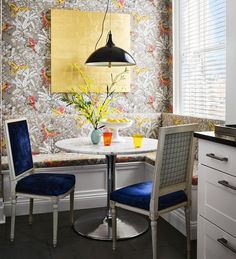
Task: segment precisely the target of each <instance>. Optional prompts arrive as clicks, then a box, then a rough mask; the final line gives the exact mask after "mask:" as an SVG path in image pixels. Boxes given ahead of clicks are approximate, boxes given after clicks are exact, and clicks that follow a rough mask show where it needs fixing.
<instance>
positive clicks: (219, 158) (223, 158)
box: [206, 153, 228, 162]
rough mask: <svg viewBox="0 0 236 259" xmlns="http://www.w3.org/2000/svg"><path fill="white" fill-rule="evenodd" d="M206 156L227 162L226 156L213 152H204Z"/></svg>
mask: <svg viewBox="0 0 236 259" xmlns="http://www.w3.org/2000/svg"><path fill="white" fill-rule="evenodd" d="M206 156H208V157H210V158H214V159H216V160H219V161H224V162H227V161H228V158H227V157H220V156H216V155H215V154H213V153H209V154H206Z"/></svg>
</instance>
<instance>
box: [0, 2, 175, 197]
mask: <svg viewBox="0 0 236 259" xmlns="http://www.w3.org/2000/svg"><path fill="white" fill-rule="evenodd" d="M2 5H3V12H2V13H3V21H2V32H3V36H2V37H3V43H2V51H3V60H2V63H3V64H2V65H3V80H2V98H1V101H2V114H3V118H4V119H5V118H9V117H20V116H24V117H26V118H27V119H28V120H29V126H30V135H31V142H32V151H33V153H34V154H37V153H54V152H58V150H56V149H55V145H54V144H55V142H56V141H57V140H58V139H59V138H64V137H69V136H70V137H76V136H78V135H88V133H89V131H90V130H91V125H89V124H88V123H87V122H86V121H85V119H84V118H82V117H80V116H77V115H75V111H74V110H73V109H71V108H70V107H66V106H65V104H64V103H63V102H62V101H61V100H60V99H61V95H60V94H51V93H50V9H51V8H69V9H71V8H76V9H80V10H81V11H101V12H104V10H105V7H106V1H105V0H95V1H89V0H42V1H28V0H3V1H2ZM111 10H112V12H118V13H119V12H121V13H129V14H130V15H131V32H130V33H131V49H132V55H133V56H134V58H135V60H136V62H137V66H135V67H134V68H131V70H132V71H131V72H132V82H131V92H130V93H128V94H118V95H117V96H116V103H115V107H116V108H117V111H119V112H122V113H125V114H126V115H127V116H128V117H129V116H130V117H132V118H133V119H134V121H135V123H134V127H135V128H136V129H140V128H142V132H143V133H144V134H147V133H148V134H150V133H151V132H152V130H153V131H155V129H156V125H157V116H156V112H158V111H172V72H171V70H172V50H171V46H172V44H171V12H172V10H171V0H162V1H159V0H152V1H149V0H145V1H142V0H136V1H135V0H112V4H111ZM114 41H115V39H114ZM143 125H144V127H142V126H143ZM147 131H148V132H147ZM1 147H3V149H2V153H3V154H6V152H5V140H4V137H3V138H2V141H1ZM0 185H1V177H0ZM1 189H2V188H1V186H0V197H1V196H2V195H1Z"/></svg>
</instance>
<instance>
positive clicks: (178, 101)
mask: <svg viewBox="0 0 236 259" xmlns="http://www.w3.org/2000/svg"><path fill="white" fill-rule="evenodd" d="M180 2H181V0H172V7H173V8H172V10H173V19H172V27H173V113H174V114H178V115H183V116H188V115H186V114H183V112H182V111H183V107H182V97H181V96H182V93H181V90H182V89H181V85H182V82H181V74H182V66H181V64H182V59H181V57H182V51H181V47H180V46H181V35H180V25H181V10H180ZM226 2H227V1H226ZM226 20H227V13H226ZM226 47H227V41H226V42H225V51H226ZM226 54H227V53H226ZM226 86H227V60H226V83H225V94H226V91H227V87H226ZM226 101H227V98H226V96H225V117H226V107H227V105H226ZM191 117H197V116H196V115H191ZM204 118H205V117H204ZM206 119H217V118H206ZM224 120H225V118H224Z"/></svg>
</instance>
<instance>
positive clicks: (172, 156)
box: [151, 124, 197, 211]
mask: <svg viewBox="0 0 236 259" xmlns="http://www.w3.org/2000/svg"><path fill="white" fill-rule="evenodd" d="M196 129H197V124H187V125H179V126H171V127H162V128H160V131H159V138H158V148H157V156H156V164H155V171H154V179H153V190H152V198H151V200H152V202H153V203H152V205H151V206H152V208H153V209H154V210H155V211H157V209H158V202H157V201H158V199H159V196H160V195H164V194H167V193H171V192H174V191H178V190H185V191H186V194H187V195H188V196H189V197H190V195H191V193H190V192H191V179H192V171H193V157H194V137H193V133H194V131H195V130H196ZM153 206H154V207H153Z"/></svg>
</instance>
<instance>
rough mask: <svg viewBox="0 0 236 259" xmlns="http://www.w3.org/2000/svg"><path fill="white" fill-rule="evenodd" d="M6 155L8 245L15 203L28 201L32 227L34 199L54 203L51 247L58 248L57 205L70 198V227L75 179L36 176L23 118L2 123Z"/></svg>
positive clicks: (11, 235) (61, 175)
mask: <svg viewBox="0 0 236 259" xmlns="http://www.w3.org/2000/svg"><path fill="white" fill-rule="evenodd" d="M5 135H6V140H7V154H8V163H9V170H10V181H11V205H12V212H11V234H10V239H11V241H13V240H14V232H15V214H16V200H17V197H18V196H21V197H27V198H29V199H30V206H29V223H30V224H32V213H33V199H34V198H40V199H46V200H51V201H52V203H53V246H54V247H56V245H57V225H58V202H59V200H60V199H61V198H64V197H65V196H67V195H68V194H70V217H71V218H70V220H71V223H73V207H74V187H75V176H74V175H70V174H61V173H57V172H53V173H43V172H42V173H35V172H34V168H33V160H32V152H31V146H30V138H29V131H28V126H27V121H26V119H24V118H21V119H17V120H7V121H5Z"/></svg>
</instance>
